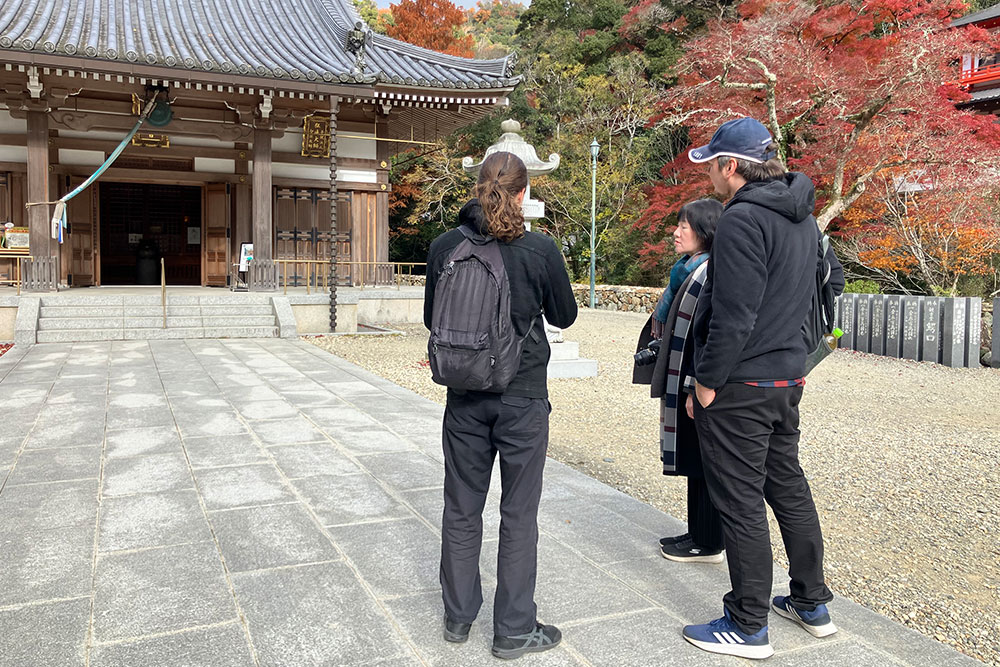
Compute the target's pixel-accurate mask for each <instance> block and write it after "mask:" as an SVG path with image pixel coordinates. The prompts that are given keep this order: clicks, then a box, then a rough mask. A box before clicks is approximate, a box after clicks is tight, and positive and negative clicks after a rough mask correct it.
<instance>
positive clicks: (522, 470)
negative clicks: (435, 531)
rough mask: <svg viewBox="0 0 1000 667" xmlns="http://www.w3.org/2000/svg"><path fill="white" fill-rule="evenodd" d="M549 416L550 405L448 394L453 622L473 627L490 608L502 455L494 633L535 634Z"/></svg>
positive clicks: (447, 557) (446, 553)
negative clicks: (485, 560)
mask: <svg viewBox="0 0 1000 667" xmlns="http://www.w3.org/2000/svg"><path fill="white" fill-rule="evenodd" d="M549 410H550V406H549V402H548V400H546V399H544V398H522V397H518V396H501V395H499V394H485V393H478V392H469V393H467V394H457V393H455V392H453V391H449V392H448V402H447V406H446V407H445V413H444V437H443V446H444V458H445V475H444V515H443V518H442V522H441V524H442V525H441V592H442V597H443V599H444V608H445V612H446V613H447V614H448V617H449V618H451V619H452V620H453V621H458V622H460V623H472V622H473V621H474V620H475V619H476V616H477V615H478V614H479V608H480V607H481V606H482V603H483V592H482V586H481V582H480V576H479V554H480V550H481V548H482V543H483V507H484V506H485V504H486V494H487V492H488V491H489V488H490V474H491V473H492V471H493V461H494V459H495V458H496V456H497V454H499V455H500V480H501V487H502V490H503V493H502V496H501V500H500V544H499V553H498V557H497V590H496V596H495V597H494V600H493V631H494V632H495V633H496V634H498V635H503V636H509V635H519V634H524V633H526V632H528V631H530V630H533V629H534V627H535V614H536V607H535V575H536V571H537V569H536V559H537V551H538V524H537V521H536V519H537V517H538V501H539V498H540V497H541V493H542V470H543V468H544V467H545V452H546V450H547V449H548V441H549Z"/></svg>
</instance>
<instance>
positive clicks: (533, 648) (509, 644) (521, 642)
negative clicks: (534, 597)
mask: <svg viewBox="0 0 1000 667" xmlns="http://www.w3.org/2000/svg"><path fill="white" fill-rule="evenodd" d="M561 641H562V633H561V632H559V628H557V627H556V626H554V625H542V624H541V623H538V622H536V623H535V629H534V630H532V631H531V632H526V633H524V634H523V635H511V636H509V637H504V636H502V635H493V655H495V656H496V657H498V658H503V659H504V660H513V659H514V658H520V657H521V656H522V655H524V654H525V653H539V652H541V651H548V650H549V649H550V648H555V647H556V646H559V642H561Z"/></svg>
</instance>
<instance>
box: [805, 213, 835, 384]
mask: <svg viewBox="0 0 1000 667" xmlns="http://www.w3.org/2000/svg"><path fill="white" fill-rule="evenodd" d="M829 249H830V237H829V236H827V235H826V234H823V233H822V232H820V235H819V244H818V245H817V253H818V255H817V258H816V287H815V289H814V290H813V294H812V301H811V302H810V306H809V313H808V315H806V321H805V322H804V323H803V324H802V337H803V338H804V339H805V343H806V350H807V351H808V355H807V356H806V370H805V373H804V375H808V374H809V371H811V370H812V369H813V368H815V367H816V365H817V364H819V362H821V361H823V360H824V359H826V358H827V357H828V356H829V355H830V353H831V352H833V351H834V349H836V347H837V338H836V336H835V335H834V333H833V330H834V326H833V322H834V306H835V304H836V301H837V296H836V295H835V294H834V293H833V285H831V284H830V272H831V267H830V260H829V259H828V258H827V256H826V254H827V251H828V250H829Z"/></svg>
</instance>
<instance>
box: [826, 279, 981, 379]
mask: <svg viewBox="0 0 1000 667" xmlns="http://www.w3.org/2000/svg"><path fill="white" fill-rule="evenodd" d="M998 305H1000V299H994V300H993V304H992V306H991V305H990V304H986V308H985V309H984V307H983V306H984V304H983V300H982V299H981V298H978V297H967V298H966V297H955V298H952V297H933V296H899V295H883V294H844V295H843V296H841V297H840V298H839V299H838V300H837V326H839V327H840V328H841V329H842V330H843V331H844V335H843V337H842V338H841V339H840V347H843V348H846V349H849V350H857V351H858V352H869V353H871V354H879V355H882V356H886V357H895V358H897V359H912V360H914V361H932V362H934V363H938V364H944V365H945V366H951V367H953V368H961V367H965V368H974V367H978V366H979V365H980V364H981V363H987V364H988V365H990V366H993V367H994V368H1000V332H998V331H997V326H996V320H995V318H993V316H992V312H995V310H996V309H997V307H998ZM984 310H986V311H988V312H987V317H986V318H984V317H983V314H984V312H983V311H984ZM984 329H985V331H984ZM984 339H988V340H987V343H988V347H987V349H986V350H984V349H983V342H984Z"/></svg>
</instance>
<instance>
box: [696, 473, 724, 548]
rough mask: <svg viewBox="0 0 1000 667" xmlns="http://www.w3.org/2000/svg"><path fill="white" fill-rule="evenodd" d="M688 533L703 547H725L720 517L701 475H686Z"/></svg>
mask: <svg viewBox="0 0 1000 667" xmlns="http://www.w3.org/2000/svg"><path fill="white" fill-rule="evenodd" d="M687 503H688V534H689V535H690V536H691V539H692V540H694V543H695V544H697V545H698V546H699V547H703V548H705V549H710V550H713V551H714V550H716V549H722V548H724V547H725V542H724V541H723V538H722V517H721V516H719V510H717V509H715V505H713V504H712V498H711V496H710V495H709V493H708V484H707V483H706V482H705V480H704V479H702V478H701V477H688V481H687Z"/></svg>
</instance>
